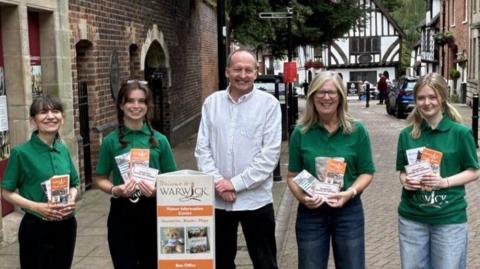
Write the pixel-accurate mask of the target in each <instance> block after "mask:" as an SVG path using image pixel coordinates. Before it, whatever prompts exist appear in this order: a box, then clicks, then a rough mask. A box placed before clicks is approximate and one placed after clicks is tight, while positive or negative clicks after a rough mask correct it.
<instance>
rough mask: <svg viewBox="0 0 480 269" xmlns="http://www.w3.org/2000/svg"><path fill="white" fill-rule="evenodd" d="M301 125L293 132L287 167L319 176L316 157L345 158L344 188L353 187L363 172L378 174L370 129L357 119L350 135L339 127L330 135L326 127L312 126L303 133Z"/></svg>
mask: <svg viewBox="0 0 480 269" xmlns="http://www.w3.org/2000/svg"><path fill="white" fill-rule="evenodd" d="M301 128H302V126H297V127H296V128H295V130H293V132H292V136H291V139H290V144H289V162H288V170H289V171H290V172H295V173H298V172H301V171H302V170H303V169H305V170H307V171H308V172H309V173H310V174H312V175H314V176H316V169H315V157H343V158H344V160H345V162H346V163H347V169H346V171H345V176H344V186H343V190H345V189H347V188H348V187H350V186H351V185H352V184H353V182H354V181H355V180H356V179H357V177H358V176H359V175H361V174H373V173H375V166H374V164H373V160H372V150H371V147H370V138H369V137H368V132H367V130H366V129H365V127H364V126H363V124H362V123H360V122H358V121H356V122H354V129H353V132H352V133H351V134H344V133H343V130H342V128H338V129H337V130H336V131H335V132H334V133H332V134H330V133H329V132H328V131H327V130H326V129H325V128H324V127H323V126H320V125H315V126H312V128H310V129H309V130H308V131H307V132H305V133H302V132H301V131H300V129H301Z"/></svg>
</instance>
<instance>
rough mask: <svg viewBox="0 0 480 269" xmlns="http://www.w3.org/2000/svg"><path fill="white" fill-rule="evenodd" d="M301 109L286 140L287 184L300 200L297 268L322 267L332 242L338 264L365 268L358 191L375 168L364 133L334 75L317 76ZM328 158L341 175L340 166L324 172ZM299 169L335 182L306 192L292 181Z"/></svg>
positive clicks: (341, 86)
mask: <svg viewBox="0 0 480 269" xmlns="http://www.w3.org/2000/svg"><path fill="white" fill-rule="evenodd" d="M305 110H306V111H305V113H304V114H303V115H302V117H301V118H300V120H299V125H298V126H297V127H296V128H295V130H294V131H293V132H292V135H291V138H290V144H289V163H288V171H289V172H288V176H287V183H288V186H289V188H290V190H291V191H292V193H293V194H294V196H295V197H296V198H297V200H298V201H299V202H300V203H299V206H298V213H297V222H296V227H295V228H296V229H295V231H296V235H297V245H298V268H299V269H319V268H320V269H324V268H325V269H326V268H327V267H328V256H329V251H330V242H331V245H332V249H333V253H334V260H335V266H336V267H337V268H349V269H363V268H365V240H364V238H365V237H364V215H363V206H362V202H361V200H360V194H361V193H362V192H363V190H365V188H367V186H368V185H369V184H370V182H371V181H372V179H373V173H374V172H375V167H374V164H373V161H372V150H371V146H370V139H369V136H368V132H367V130H366V129H365V127H364V126H363V124H362V123H360V122H359V121H357V120H355V119H354V118H353V117H352V116H351V115H350V114H349V113H348V109H347V98H346V88H345V84H344V83H343V80H342V79H341V78H340V76H338V75H337V74H335V73H332V72H321V73H319V74H318V75H316V76H315V78H314V79H313V80H312V82H311V84H310V88H309V92H308V94H307V100H306V108H305ZM332 159H336V160H332ZM340 160H341V161H340ZM336 161H337V162H336ZM329 162H330V163H332V164H334V166H335V164H336V165H338V166H339V167H341V166H343V167H345V166H346V168H344V172H343V173H342V172H341V169H340V170H339V171H340V172H335V171H336V169H333V170H332V173H328V169H326V168H324V167H325V166H329V165H328V163H329ZM325 163H326V165H325ZM333 168H335V167H333ZM303 170H306V171H308V172H309V173H310V174H312V175H314V176H316V177H317V178H318V179H321V180H322V181H323V182H325V183H331V181H333V184H329V185H327V186H330V188H331V189H333V191H331V192H330V193H329V192H325V193H321V192H320V193H319V192H315V193H313V194H311V195H308V194H307V193H306V192H304V191H303V190H302V189H301V188H300V187H299V185H297V183H295V182H294V180H293V178H294V177H295V176H297V175H298V174H299V173H301V172H302V171H303ZM314 182H315V181H314ZM319 189H320V188H317V190H319Z"/></svg>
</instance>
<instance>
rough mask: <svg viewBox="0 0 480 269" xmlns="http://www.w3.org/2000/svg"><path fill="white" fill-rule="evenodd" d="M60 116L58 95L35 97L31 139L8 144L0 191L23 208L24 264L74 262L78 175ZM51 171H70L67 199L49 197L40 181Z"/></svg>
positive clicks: (20, 233) (27, 267) (25, 268)
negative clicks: (9, 149)
mask: <svg viewBox="0 0 480 269" xmlns="http://www.w3.org/2000/svg"><path fill="white" fill-rule="evenodd" d="M63 121H64V118H63V105H62V103H61V101H60V99H59V98H58V97H56V96H51V95H43V96H39V97H37V98H35V100H34V101H33V103H32V105H31V106H30V123H31V124H32V126H33V128H34V129H35V131H34V132H33V133H32V135H31V138H30V140H29V141H27V142H25V143H24V144H21V145H18V146H16V147H14V148H13V149H12V152H11V155H10V158H9V160H8V164H7V167H6V170H5V175H4V177H3V182H2V197H3V198H5V199H6V200H7V201H8V202H10V203H12V204H14V205H16V206H19V207H21V208H22V209H23V211H25V215H24V216H23V218H22V221H21V223H20V227H19V231H18V242H19V245H20V266H21V268H22V269H30V268H32V269H33V268H59V269H63V268H65V269H67V268H70V267H71V265H72V260H73V253H74V249H75V240H76V236H77V221H76V219H75V216H74V211H75V199H76V197H77V192H78V191H77V187H78V185H79V179H78V174H77V171H76V170H75V165H74V164H73V162H72V159H71V157H70V153H69V152H68V149H67V147H66V146H65V144H63V142H62V141H61V139H60V135H59V130H60V127H61V126H62V125H63ZM55 175H69V177H70V180H69V182H70V186H69V188H70V189H69V197H68V202H67V203H66V204H58V203H53V201H51V200H49V199H48V197H47V194H46V193H45V191H44V189H43V188H42V185H41V183H42V182H44V181H46V180H48V179H50V178H51V177H53V176H55ZM16 189H18V192H15V190H16Z"/></svg>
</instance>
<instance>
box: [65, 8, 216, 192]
mask: <svg viewBox="0 0 480 269" xmlns="http://www.w3.org/2000/svg"><path fill="white" fill-rule="evenodd" d="M144 3H145V1H138V0H135V1H132V0H108V1H107V0H104V1H81V0H70V1H69V22H70V29H71V33H72V34H71V36H70V38H71V41H70V43H71V49H72V55H74V56H76V57H74V60H73V61H72V76H73V97H74V109H75V119H76V120H75V123H76V124H75V130H76V133H77V134H80V135H79V138H81V139H79V153H80V156H81V158H80V159H81V167H82V169H81V170H83V172H84V173H85V175H86V177H85V178H86V180H87V182H86V183H87V185H88V180H89V177H90V174H91V170H92V169H93V167H94V164H95V163H96V157H97V153H98V147H99V143H100V140H101V138H102V136H104V135H105V134H107V133H108V132H109V131H110V130H111V129H112V128H114V127H115V126H116V112H115V100H114V95H115V94H116V92H115V91H118V88H119V85H120V84H121V82H122V81H125V80H127V79H132V78H135V79H141V80H146V81H148V82H149V85H150V87H151V88H152V91H153V93H154V96H155V101H154V103H155V104H154V119H153V125H154V127H155V128H156V129H157V130H159V131H161V132H162V133H164V134H166V135H167V136H168V137H169V139H170V142H171V143H172V144H176V143H178V142H179V141H182V140H183V139H184V138H186V137H188V136H190V135H191V134H192V133H194V132H196V130H197V126H198V122H199V119H200V111H201V104H202V100H203V97H205V96H207V95H208V94H209V93H211V92H212V91H213V90H215V87H216V85H217V84H218V83H217V78H216V74H217V60H216V55H217V54H216V51H217V43H216V40H217V39H216V34H217V33H216V12H215V6H214V5H213V4H212V3H210V2H209V1H201V0H197V1H176V0H169V1H149V3H150V4H151V5H150V6H144V5H143V4H144ZM212 74H214V75H213V76H212ZM88 152H90V153H91V154H90V156H91V159H89V156H88ZM86 153H87V154H86ZM192 154H193V153H192Z"/></svg>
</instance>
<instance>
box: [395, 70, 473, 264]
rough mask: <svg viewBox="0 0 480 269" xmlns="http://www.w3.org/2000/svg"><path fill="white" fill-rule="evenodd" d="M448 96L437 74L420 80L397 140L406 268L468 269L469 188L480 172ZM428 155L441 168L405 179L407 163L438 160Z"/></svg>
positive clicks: (400, 229)
mask: <svg viewBox="0 0 480 269" xmlns="http://www.w3.org/2000/svg"><path fill="white" fill-rule="evenodd" d="M447 94H448V85H447V83H446V81H445V79H444V78H443V77H442V76H441V75H439V74H437V73H431V74H428V75H426V76H424V77H422V78H421V79H420V80H418V82H417V84H416V85H415V87H414V89H413V95H414V98H415V105H416V108H415V109H414V111H413V112H412V114H411V115H410V116H409V118H408V119H407V122H408V126H407V127H406V128H405V129H403V130H402V131H401V133H400V137H399V139H398V149H397V170H398V171H400V183H401V184H402V186H403V190H402V197H401V201H400V205H399V207H398V213H399V219H398V234H399V241H400V255H401V260H402V268H404V269H409V268H425V269H430V268H432V269H433V268H434V269H464V268H466V258H467V240H468V239H467V211H466V208H467V202H466V201H465V184H467V183H469V182H471V181H474V180H476V179H477V178H478V177H479V175H480V173H479V172H480V170H479V169H478V168H479V164H478V160H477V153H476V148H475V142H474V140H473V136H472V132H471V130H470V129H469V128H468V127H466V126H464V125H463V124H461V122H462V117H461V116H460V114H459V113H458V111H457V110H456V109H455V108H454V107H453V106H452V105H451V104H449V103H448V100H447V96H448V95H447ZM432 150H433V151H432ZM418 152H420V153H418ZM426 152H434V153H435V154H434V155H437V156H438V157H439V158H437V159H439V160H440V165H439V168H438V170H437V169H434V171H432V172H429V171H428V169H427V170H426V173H425V174H424V175H423V176H420V177H415V176H414V175H413V174H412V173H410V174H409V175H407V173H406V172H405V171H406V167H405V166H406V165H410V164H414V163H417V161H418V160H419V159H420V160H422V159H423V160H432V159H434V158H425V157H426V155H427V154H426ZM428 155H431V156H434V155H432V154H428ZM417 156H420V158H419V157H417ZM431 163H435V161H432V162H431ZM426 167H427V168H428V165H427V166H426ZM437 167H438V162H437ZM422 174H423V173H422Z"/></svg>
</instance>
